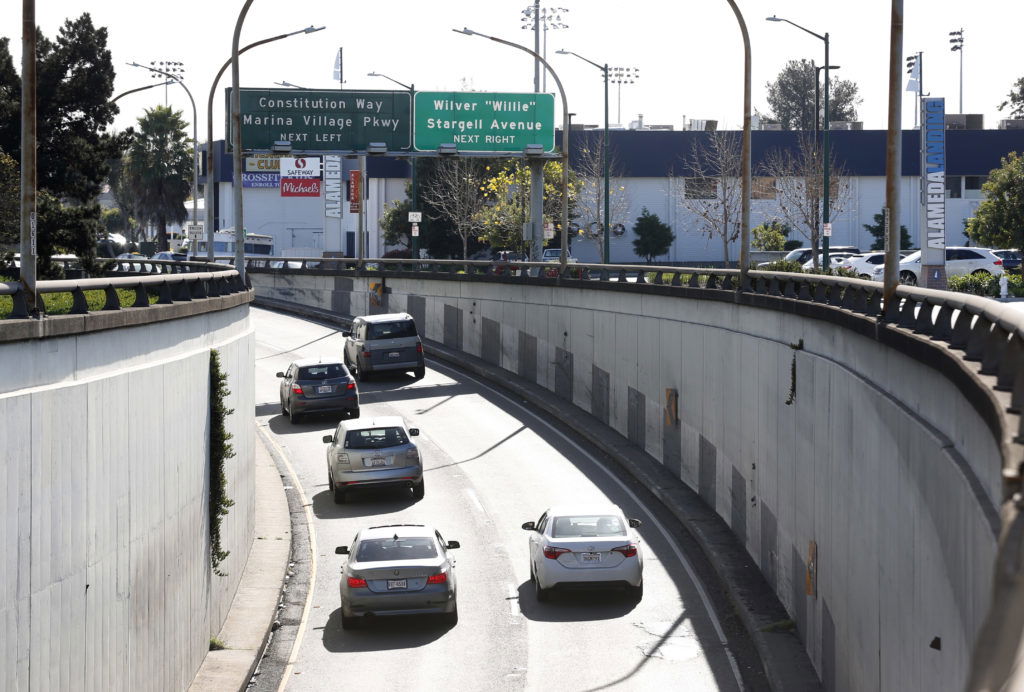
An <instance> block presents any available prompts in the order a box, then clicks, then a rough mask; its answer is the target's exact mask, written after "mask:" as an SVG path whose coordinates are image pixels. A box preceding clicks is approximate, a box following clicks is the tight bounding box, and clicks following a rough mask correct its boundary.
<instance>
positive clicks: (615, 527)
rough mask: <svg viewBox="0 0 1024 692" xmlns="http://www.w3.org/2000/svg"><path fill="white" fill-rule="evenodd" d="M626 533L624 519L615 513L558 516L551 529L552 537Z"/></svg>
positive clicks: (620, 534) (619, 534)
mask: <svg viewBox="0 0 1024 692" xmlns="http://www.w3.org/2000/svg"><path fill="white" fill-rule="evenodd" d="M625 535H626V527H625V525H624V524H623V523H622V519H620V518H619V517H617V516H615V515H613V514H603V515H602V514H599V515H588V516H575V517H556V518H555V519H554V523H553V528H552V529H551V537H552V538H583V537H594V536H625Z"/></svg>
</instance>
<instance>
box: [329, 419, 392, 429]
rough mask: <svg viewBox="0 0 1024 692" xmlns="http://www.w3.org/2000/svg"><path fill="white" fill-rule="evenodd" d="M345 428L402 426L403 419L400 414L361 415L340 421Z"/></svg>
mask: <svg viewBox="0 0 1024 692" xmlns="http://www.w3.org/2000/svg"><path fill="white" fill-rule="evenodd" d="M341 426H342V427H343V428H344V429H345V430H369V429H370V428H404V427H405V419H404V418H402V417H401V416H369V417H367V416H363V417H361V418H355V419H353V420H348V421H342V422H341Z"/></svg>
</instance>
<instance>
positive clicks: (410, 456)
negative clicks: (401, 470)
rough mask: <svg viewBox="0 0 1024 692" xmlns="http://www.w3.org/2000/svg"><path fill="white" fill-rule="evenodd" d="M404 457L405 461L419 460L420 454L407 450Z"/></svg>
mask: <svg viewBox="0 0 1024 692" xmlns="http://www.w3.org/2000/svg"><path fill="white" fill-rule="evenodd" d="M405 457H406V458H407V459H419V458H420V453H419V451H418V450H416V449H407V450H405Z"/></svg>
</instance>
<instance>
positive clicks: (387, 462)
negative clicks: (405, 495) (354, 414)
mask: <svg viewBox="0 0 1024 692" xmlns="http://www.w3.org/2000/svg"><path fill="white" fill-rule="evenodd" d="M419 434H420V431H419V429H418V428H410V427H408V426H407V425H406V424H405V420H404V419H403V418H402V417H401V416H378V417H376V418H360V419H357V420H353V421H342V422H341V423H339V424H338V427H337V428H336V429H335V431H334V434H333V435H325V436H324V438H323V440H324V442H326V443H327V482H328V483H329V484H330V486H329V487H330V488H331V490H333V491H334V501H335V502H336V503H338V504H342V503H343V502H345V499H346V494H347V493H348V491H349V490H354V489H358V488H382V487H396V488H412V495H413V497H414V498H416V499H417V500H421V499H423V464H422V462H421V461H420V452H419V449H417V448H416V444H415V443H414V442H413V441H412V438H413V437H416V436H417V435H419Z"/></svg>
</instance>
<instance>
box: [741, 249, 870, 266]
mask: <svg viewBox="0 0 1024 692" xmlns="http://www.w3.org/2000/svg"><path fill="white" fill-rule="evenodd" d="M812 252H813V248H809V247H798V248H795V249H793V250H790V251H789V253H788V254H786V256H785V257H783V258H782V259H781V260H775V261H772V262H761V263H759V264H758V265H757V266H758V268H760V267H767V266H768V265H770V264H775V262H779V261H782V262H799V263H800V264H804V263H805V262H808V261H809V260H810V259H811V254H812ZM859 252H860V248H857V247H855V246H853V245H832V246H830V247H829V249H828V254H829V258H831V256H832V255H833V254H836V253H849V254H857V253H859ZM818 255H819V256H820V255H821V250H820V249H819V250H818Z"/></svg>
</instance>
